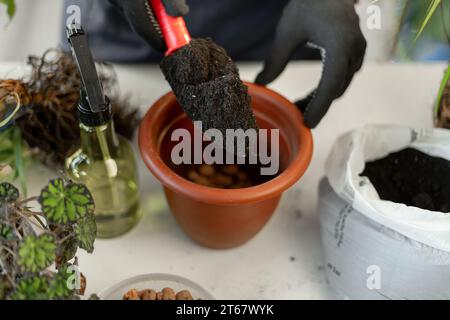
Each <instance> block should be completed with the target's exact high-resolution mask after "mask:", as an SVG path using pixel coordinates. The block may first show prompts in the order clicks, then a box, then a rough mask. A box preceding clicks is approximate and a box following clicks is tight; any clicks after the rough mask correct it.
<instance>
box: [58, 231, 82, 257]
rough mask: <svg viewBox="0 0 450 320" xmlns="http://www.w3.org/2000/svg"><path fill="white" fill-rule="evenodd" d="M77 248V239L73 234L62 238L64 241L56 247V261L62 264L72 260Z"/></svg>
mask: <svg viewBox="0 0 450 320" xmlns="http://www.w3.org/2000/svg"><path fill="white" fill-rule="evenodd" d="M77 250H78V239H77V238H75V236H74V237H71V238H69V239H66V240H64V242H62V243H61V244H60V245H59V246H58V247H57V248H56V262H57V263H58V264H62V263H65V262H67V261H69V260H72V259H73V258H74V257H75V255H76V253H77Z"/></svg>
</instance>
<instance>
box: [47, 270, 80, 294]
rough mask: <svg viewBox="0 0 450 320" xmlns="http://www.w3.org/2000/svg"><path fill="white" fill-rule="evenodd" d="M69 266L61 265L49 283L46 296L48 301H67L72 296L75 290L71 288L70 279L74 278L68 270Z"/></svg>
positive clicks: (72, 273)
mask: <svg viewBox="0 0 450 320" xmlns="http://www.w3.org/2000/svg"><path fill="white" fill-rule="evenodd" d="M70 266H71V265H70V264H64V265H62V266H61V267H60V268H59V270H58V273H57V274H56V276H55V277H54V278H53V279H51V281H50V283H49V288H48V289H49V290H48V296H49V298H50V299H53V300H55V299H58V300H60V299H67V298H69V297H71V296H73V294H74V292H75V288H71V285H73V283H72V282H73V281H71V277H73V276H76V275H75V274H74V272H71V271H70V270H69V267H70Z"/></svg>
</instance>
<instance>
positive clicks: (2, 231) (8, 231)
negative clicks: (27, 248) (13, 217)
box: [0, 223, 16, 242]
mask: <svg viewBox="0 0 450 320" xmlns="http://www.w3.org/2000/svg"><path fill="white" fill-rule="evenodd" d="M13 239H16V234H15V232H14V229H13V228H12V227H11V226H8V225H7V224H4V223H0V242H1V241H10V240H13Z"/></svg>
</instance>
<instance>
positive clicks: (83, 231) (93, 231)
mask: <svg viewBox="0 0 450 320" xmlns="http://www.w3.org/2000/svg"><path fill="white" fill-rule="evenodd" d="M75 233H76V235H77V238H78V241H79V242H80V244H79V245H80V248H82V249H84V250H86V251H87V252H89V253H92V252H93V251H94V241H95V237H96V236H97V224H96V223H95V216H94V215H93V214H92V213H90V214H88V215H87V216H85V217H84V218H83V219H81V220H80V221H78V223H77V225H76V227H75Z"/></svg>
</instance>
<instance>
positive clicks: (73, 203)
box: [38, 178, 94, 224]
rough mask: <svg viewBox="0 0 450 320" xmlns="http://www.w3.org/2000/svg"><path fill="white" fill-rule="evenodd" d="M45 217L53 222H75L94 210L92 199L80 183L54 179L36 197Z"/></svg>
mask: <svg viewBox="0 0 450 320" xmlns="http://www.w3.org/2000/svg"><path fill="white" fill-rule="evenodd" d="M38 201H39V203H40V204H41V207H42V211H43V212H44V214H45V215H46V217H47V218H48V219H49V220H50V221H52V222H54V223H59V224H61V223H64V224H65V223H68V222H71V223H73V222H76V221H77V220H79V219H80V218H83V217H85V216H86V215H88V214H89V213H93V211H94V200H93V198H92V195H91V193H90V192H89V190H88V188H87V187H86V186H85V185H82V184H76V183H71V182H69V183H67V184H64V181H63V179H60V178H58V179H54V180H51V181H50V182H49V184H48V185H47V186H46V187H45V188H44V189H42V191H41V195H40V196H39V199H38Z"/></svg>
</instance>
